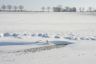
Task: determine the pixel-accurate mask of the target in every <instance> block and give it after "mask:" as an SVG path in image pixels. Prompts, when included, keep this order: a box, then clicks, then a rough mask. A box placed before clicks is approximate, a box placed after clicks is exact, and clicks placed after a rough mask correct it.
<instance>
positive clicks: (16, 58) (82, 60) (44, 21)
mask: <svg viewBox="0 0 96 64" xmlns="http://www.w3.org/2000/svg"><path fill="white" fill-rule="evenodd" d="M14 32H16V33H21V34H22V33H23V32H26V33H27V32H28V33H33V34H34V33H47V34H48V33H53V34H48V36H49V37H50V38H42V37H37V36H36V37H32V36H30V35H28V36H22V35H20V36H19V38H18V37H14V36H7V37H5V36H4V33H14ZM70 32H71V33H70ZM55 33H60V34H59V35H57V34H55ZM63 33H64V34H63ZM66 33H68V34H66ZM54 34H55V35H54ZM54 36H59V37H60V38H54ZM64 37H65V38H66V37H67V38H71V39H67V41H74V43H73V44H70V45H67V46H65V47H62V48H55V49H51V50H45V51H41V52H36V53H32V52H26V53H25V52H24V53H23V52H22V53H13V52H12V51H18V50H25V49H30V48H34V47H38V46H31V45H18V46H16V45H12V46H0V64H96V17H95V16H93V15H85V14H79V13H33V12H31V13H24V12H23V13H14V12H12V13H11V12H10V13H8V12H6V13H2V12H0V42H7V41H9V42H10V41H11V42H16V41H17V42H21V41H22V42H32V41H40V40H44V41H46V40H49V41H50V40H55V41H56V40H66V39H65V38H64ZM42 46H45V45H41V47H42ZM8 52H10V53H8Z"/></svg>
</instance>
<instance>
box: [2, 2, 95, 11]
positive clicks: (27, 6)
mask: <svg viewBox="0 0 96 64" xmlns="http://www.w3.org/2000/svg"><path fill="white" fill-rule="evenodd" d="M3 4H6V5H9V4H10V5H24V7H25V9H29V10H40V8H41V7H42V6H45V7H47V6H50V7H53V6H58V5H62V7H65V6H71V7H73V6H75V7H94V8H95V7H96V0H0V5H3Z"/></svg>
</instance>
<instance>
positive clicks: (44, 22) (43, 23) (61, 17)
mask: <svg viewBox="0 0 96 64" xmlns="http://www.w3.org/2000/svg"><path fill="white" fill-rule="evenodd" d="M95 27H96V17H95V16H94V15H85V14H80V13H66V12H65V13H64V12H61V13H58V12H57V13H55V12H50V13H47V12H45V13H42V12H37V13H36V12H29V13H28V12H26V13H25V12H24V13H23V12H22V13H21V12H17V13H15V12H12V13H11V12H9V13H8V12H6V13H2V12H1V13H0V32H53V33H54V32H69V31H70V32H73V31H74V32H82V31H83V32H94V31H95V32H96V30H95Z"/></svg>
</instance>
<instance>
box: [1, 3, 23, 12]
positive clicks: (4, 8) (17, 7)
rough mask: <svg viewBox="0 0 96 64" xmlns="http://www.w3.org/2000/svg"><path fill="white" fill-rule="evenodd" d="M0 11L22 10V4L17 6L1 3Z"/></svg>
mask: <svg viewBox="0 0 96 64" xmlns="http://www.w3.org/2000/svg"><path fill="white" fill-rule="evenodd" d="M0 11H3V12H4V11H5V12H12V11H15V12H19V11H21V12H22V11H24V6H23V5H19V6H12V5H2V6H1V7H0Z"/></svg>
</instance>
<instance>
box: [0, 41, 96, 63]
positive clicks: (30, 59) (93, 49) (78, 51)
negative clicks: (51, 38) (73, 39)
mask: <svg viewBox="0 0 96 64" xmlns="http://www.w3.org/2000/svg"><path fill="white" fill-rule="evenodd" d="M16 48H18V46H17V47H16ZM24 48H25V49H26V47H24ZM29 48H30V46H29ZM95 59H96V42H94V41H78V42H77V43H75V44H70V45H68V46H65V47H62V48H56V49H51V50H46V51H42V52H36V53H31V52H26V53H0V64H26V63H27V64H38V63H39V64H77V63H78V64H91V63H92V64H95V63H96V61H95Z"/></svg>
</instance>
